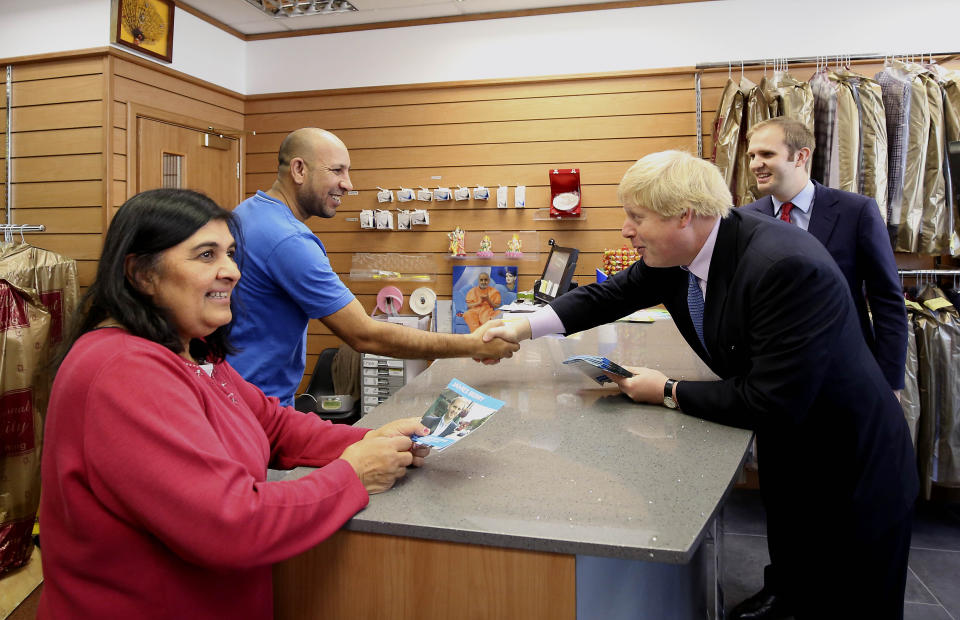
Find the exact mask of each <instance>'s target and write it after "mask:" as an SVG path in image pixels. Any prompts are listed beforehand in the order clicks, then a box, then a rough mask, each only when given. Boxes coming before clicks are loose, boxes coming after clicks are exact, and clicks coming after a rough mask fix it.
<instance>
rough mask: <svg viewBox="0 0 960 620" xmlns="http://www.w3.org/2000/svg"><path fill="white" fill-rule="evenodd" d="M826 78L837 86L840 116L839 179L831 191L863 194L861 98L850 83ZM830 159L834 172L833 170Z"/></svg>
mask: <svg viewBox="0 0 960 620" xmlns="http://www.w3.org/2000/svg"><path fill="white" fill-rule="evenodd" d="M827 77H828V78H829V79H830V80H832V81H836V82H837V116H836V130H835V132H834V137H835V140H836V149H837V154H838V157H837V159H836V165H837V176H836V178H831V181H833V182H834V184H833V185H831V186H830V187H834V188H836V189H841V190H843V191H846V192H853V193H855V194H856V193H859V192H860V106H859V95H858V94H857V93H856V91H855V90H854V88H853V85H852V84H851V82H850V81H849V80H847V79H845V78H844V77H841V76H839V75H837V74H835V73H828V74H827ZM833 163H834V162H833V158H832V157H831V170H832V166H833Z"/></svg>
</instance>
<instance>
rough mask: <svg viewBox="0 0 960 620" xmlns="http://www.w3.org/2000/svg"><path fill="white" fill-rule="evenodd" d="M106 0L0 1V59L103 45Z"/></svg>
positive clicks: (105, 40)
mask: <svg viewBox="0 0 960 620" xmlns="http://www.w3.org/2000/svg"><path fill="white" fill-rule="evenodd" d="M109 41H110V0H43V1H41V2H19V1H17V2H15V1H13V0H0V58H13V57H16V56H30V55H33V54H46V53H49V52H66V51H70V50H80V49H87V48H91V47H103V46H104V45H107V44H108V43H109Z"/></svg>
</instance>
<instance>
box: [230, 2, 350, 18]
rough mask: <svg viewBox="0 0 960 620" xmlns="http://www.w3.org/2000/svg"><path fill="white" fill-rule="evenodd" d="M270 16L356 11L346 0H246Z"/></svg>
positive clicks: (298, 15) (297, 15)
mask: <svg viewBox="0 0 960 620" xmlns="http://www.w3.org/2000/svg"><path fill="white" fill-rule="evenodd" d="M247 2H249V3H250V4H252V5H253V6H255V7H257V8H258V9H260V10H261V11H263V12H264V13H266V14H267V15H269V16H270V17H302V16H305V15H328V14H331V13H346V12H347V11H356V10H357V7H355V6H353V5H352V4H350V3H349V2H347V0H247Z"/></svg>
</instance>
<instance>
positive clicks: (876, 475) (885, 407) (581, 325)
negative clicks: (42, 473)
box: [484, 151, 919, 619]
mask: <svg viewBox="0 0 960 620" xmlns="http://www.w3.org/2000/svg"><path fill="white" fill-rule="evenodd" d="M618 193H619V198H620V201H621V203H622V204H623V205H624V211H625V212H626V219H625V221H624V224H623V229H622V231H621V234H622V235H623V236H624V237H626V238H627V239H629V240H630V241H631V242H632V244H633V246H634V247H636V248H637V249H639V250H641V251H642V256H643V258H642V260H640V261H638V262H637V263H635V264H634V265H632V266H631V267H630V268H629V269H627V270H625V271H622V272H620V273H618V274H616V275H614V276H612V277H611V278H609V279H608V280H606V281H605V282H603V283H597V284H590V285H587V286H582V287H578V288H576V289H574V290H572V291H570V292H569V293H566V294H564V295H562V296H560V297H558V298H557V299H556V300H554V301H553V302H552V303H551V304H550V305H549V306H547V307H545V308H544V309H542V310H539V311H537V312H535V313H533V314H530V315H525V316H524V317H523V318H519V319H514V320H512V321H510V322H508V323H507V324H505V325H503V326H500V327H495V328H492V329H491V330H490V331H489V332H488V333H487V334H486V335H485V336H484V337H485V338H487V337H490V338H492V337H497V336H499V337H502V338H505V339H507V340H509V341H512V342H519V341H521V340H524V339H526V338H535V337H539V336H542V335H545V334H548V333H566V334H570V333H575V332H579V331H582V330H585V329H589V328H591V327H595V326H597V325H602V324H605V323H609V322H612V321H615V320H616V319H618V318H620V317H622V316H625V315H627V314H629V313H631V312H633V311H635V310H637V309H640V308H646V307H650V306H655V305H657V304H660V303H662V304H663V305H664V306H666V308H667V310H669V312H670V315H671V316H672V317H673V319H674V322H675V323H676V325H677V328H678V329H679V330H680V333H681V334H682V335H683V337H684V339H685V340H686V341H687V343H688V344H689V345H690V347H692V348H693V349H694V351H695V352H696V353H697V354H698V355H699V356H700V357H701V359H703V360H704V362H706V363H707V365H708V366H709V367H710V368H711V370H713V372H714V373H716V374H717V375H718V376H719V377H720V379H718V380H716V381H688V380H679V381H677V380H674V379H670V378H668V377H666V376H665V375H664V374H663V373H662V372H660V371H658V370H654V369H650V368H631V369H630V370H632V371H633V372H634V373H635V374H634V376H633V377H630V378H624V377H615V376H613V375H609V376H610V378H611V380H613V381H615V382H616V383H617V385H618V386H619V387H620V389H621V391H623V392H624V393H625V394H627V395H628V396H629V397H630V398H632V399H633V400H635V401H638V402H644V403H658V404H663V405H664V406H666V407H670V408H678V407H679V409H680V410H682V411H683V412H684V413H687V414H689V415H693V416H696V417H699V418H703V419H705V420H710V421H714V422H718V423H720V424H728V425H732V426H739V427H742V428H749V429H753V430H755V431H756V433H757V437H758V441H759V442H760V445H761V446H762V448H761V449H760V450H759V455H758V456H759V461H760V472H761V480H760V484H761V487H762V489H763V491H764V493H765V499H766V500H767V501H766V507H767V524H768V528H771V529H777V531H779V532H780V533H781V537H780V541H781V543H782V544H781V545H779V546H778V547H777V550H776V551H777V555H776V557H775V558H773V561H774V562H775V563H776V566H777V570H778V571H779V572H780V576H781V581H782V585H783V592H784V596H785V597H786V598H788V599H789V600H790V602H791V603H792V610H793V612H794V613H795V616H796V618H798V619H805V618H817V619H819V618H871V619H878V618H902V615H903V595H904V588H905V585H906V574H907V557H908V554H909V548H910V534H911V523H912V514H913V512H912V511H913V502H914V500H915V499H916V496H917V489H918V486H919V482H918V479H917V472H916V463H915V456H914V452H913V446H912V443H911V440H910V432H909V429H908V428H907V423H906V421H905V419H904V417H903V412H902V410H901V408H900V405H899V403H898V402H897V399H896V397H895V396H894V394H893V392H892V391H891V390H890V387H889V384H888V383H887V381H886V379H885V378H884V376H883V373H882V372H881V370H880V367H879V366H878V365H877V362H876V360H875V359H874V357H873V354H872V353H871V351H870V349H869V348H868V347H867V344H866V342H865V340H864V338H863V335H862V333H861V330H860V328H859V324H858V320H857V315H856V309H855V307H854V304H853V299H852V297H851V295H850V290H849V287H848V286H847V284H846V280H845V278H844V276H843V274H842V273H841V272H840V269H839V268H838V267H837V264H836V262H835V261H834V260H833V259H832V258H831V257H830V254H829V253H828V252H827V250H826V249H825V248H824V247H823V245H821V244H820V242H818V241H817V240H816V239H814V238H813V237H812V236H811V235H809V234H807V233H805V232H803V231H801V230H798V229H797V228H796V227H795V226H792V225H790V224H787V223H784V222H780V221H777V220H774V219H772V218H769V217H764V216H761V215H758V214H756V213H751V212H748V211H744V210H742V209H732V208H731V206H730V205H731V202H732V200H731V196H730V192H729V190H728V189H727V187H726V184H725V183H724V180H723V177H722V176H721V175H720V173H719V172H718V171H717V169H716V167H714V166H713V165H712V164H710V163H708V162H705V161H703V160H702V159H700V158H697V157H694V156H692V155H690V154H688V153H684V152H680V151H666V152H663V153H653V154H651V155H647V156H646V157H644V158H643V159H641V160H639V161H638V162H637V163H636V164H634V165H633V166H632V167H631V168H630V169H629V170H628V171H627V173H626V174H625V175H624V177H623V180H621V182H620V188H619V192H618ZM652 354H655V352H653V353H652ZM638 449H642V446H638Z"/></svg>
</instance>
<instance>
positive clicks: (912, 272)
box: [897, 269, 960, 276]
mask: <svg viewBox="0 0 960 620" xmlns="http://www.w3.org/2000/svg"><path fill="white" fill-rule="evenodd" d="M897 275H900V276H960V269H897Z"/></svg>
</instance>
